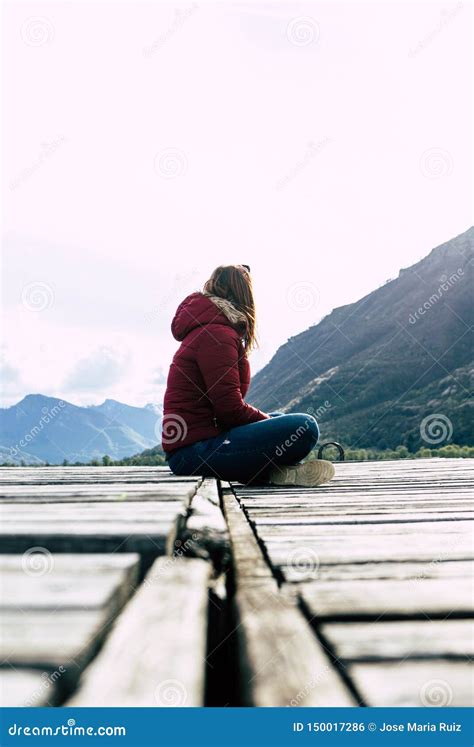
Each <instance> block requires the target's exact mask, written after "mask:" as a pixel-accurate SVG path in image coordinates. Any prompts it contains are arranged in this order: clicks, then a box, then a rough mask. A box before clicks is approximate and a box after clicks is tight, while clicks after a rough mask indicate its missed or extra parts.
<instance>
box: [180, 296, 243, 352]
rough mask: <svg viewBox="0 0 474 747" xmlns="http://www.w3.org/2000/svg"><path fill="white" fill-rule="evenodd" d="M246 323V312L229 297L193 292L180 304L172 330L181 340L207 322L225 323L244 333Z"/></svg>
mask: <svg viewBox="0 0 474 747" xmlns="http://www.w3.org/2000/svg"><path fill="white" fill-rule="evenodd" d="M246 323H247V320H246V317H245V314H243V313H242V312H241V311H239V309H237V308H236V307H235V306H234V304H233V303H231V302H230V301H228V300H227V299H225V298H220V297H219V296H213V295H211V294H207V293H191V295H190V296H187V298H185V299H184V301H183V302H182V303H181V304H180V305H179V306H178V309H177V311H176V314H175V316H174V319H173V321H172V324H171V331H172V333H173V336H174V337H175V339H176V340H179V341H181V340H184V338H185V337H186V335H188V334H189V333H190V332H192V330H193V329H195V328H196V327H203V326H205V325H207V324H224V325H226V326H230V327H233V328H234V329H236V330H237V331H238V332H239V333H240V334H243V332H244V330H245V326H246Z"/></svg>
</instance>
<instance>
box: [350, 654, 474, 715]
mask: <svg viewBox="0 0 474 747" xmlns="http://www.w3.org/2000/svg"><path fill="white" fill-rule="evenodd" d="M348 672H349V676H350V677H351V678H352V680H353V682H354V684H355V686H356V687H357V689H358V691H359V692H360V693H361V694H362V696H363V698H364V701H365V703H366V704H367V705H370V706H390V707H400V706H403V707H416V706H418V707H419V706H428V707H429V706H438V707H439V706H454V707H472V706H473V705H474V697H473V684H472V683H473V667H472V663H470V662H467V661H466V662H460V661H451V662H449V661H446V660H434V661H417V662H411V661H406V662H397V663H396V664H391V663H387V662H384V663H383V664H375V663H373V664H372V663H367V664H353V665H351V666H350V667H349V668H348Z"/></svg>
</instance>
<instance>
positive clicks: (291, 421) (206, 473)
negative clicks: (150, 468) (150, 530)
mask: <svg viewBox="0 0 474 747" xmlns="http://www.w3.org/2000/svg"><path fill="white" fill-rule="evenodd" d="M318 438H319V428H318V424H317V422H316V420H315V419H314V418H313V416H312V415H306V414H305V413H296V414H292V415H283V414H282V413H279V412H275V413H270V419H268V420H259V421H258V422H257V423H250V424H249V425H241V426H238V427H237V428H231V429H230V430H228V431H225V432H224V433H220V434H219V435H218V436H215V437H214V438H208V439H206V440H205V441H197V442H196V443H194V444H191V445H190V446H183V447H182V448H181V449H176V451H173V453H172V454H170V455H169V457H168V464H169V466H170V468H171V470H172V471H173V472H174V474H175V475H200V476H202V477H219V478H220V479H221V480H232V481H235V482H242V483H246V484H248V483H251V482H252V483H259V482H261V483H264V482H265V481H266V479H267V478H268V473H269V471H270V468H271V467H274V466H276V465H280V464H297V463H298V462H300V461H301V460H302V459H303V458H304V457H305V456H307V455H308V454H309V452H310V451H311V450H312V449H313V448H314V447H315V446H316V444H317V442H318Z"/></svg>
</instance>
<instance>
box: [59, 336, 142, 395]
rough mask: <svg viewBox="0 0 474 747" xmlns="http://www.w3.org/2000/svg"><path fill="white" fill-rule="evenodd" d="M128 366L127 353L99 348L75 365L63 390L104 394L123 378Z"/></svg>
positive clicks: (109, 348)
mask: <svg viewBox="0 0 474 747" xmlns="http://www.w3.org/2000/svg"><path fill="white" fill-rule="evenodd" d="M130 365H131V356H130V354H129V353H127V352H124V351H122V350H117V349H114V348H111V347H107V346H105V345H104V346H101V347H100V348H98V349H96V350H94V351H92V352H91V353H90V354H89V355H88V356H87V357H86V358H81V359H80V360H79V361H78V362H77V363H76V365H75V366H74V368H73V370H72V371H71V372H70V374H69V375H68V376H67V378H66V381H65V382H64V390H65V391H66V392H68V391H73V392H79V393H83V392H89V391H93V392H104V391H105V392H106V391H107V390H108V389H110V387H113V386H115V385H116V384H118V383H119V382H120V381H121V380H122V379H123V378H124V376H125V375H126V373H127V371H128V370H129V368H130Z"/></svg>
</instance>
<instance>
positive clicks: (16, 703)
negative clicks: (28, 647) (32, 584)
mask: <svg viewBox="0 0 474 747" xmlns="http://www.w3.org/2000/svg"><path fill="white" fill-rule="evenodd" d="M55 689H56V686H55V683H54V681H51V680H50V679H49V678H48V675H47V674H46V676H45V673H43V674H41V673H40V672H35V671H34V670H28V669H22V670H15V669H0V706H1V707H2V708H23V707H25V706H34V707H37V708H39V707H44V706H50V705H55V702H56V699H57V694H56V692H55Z"/></svg>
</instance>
